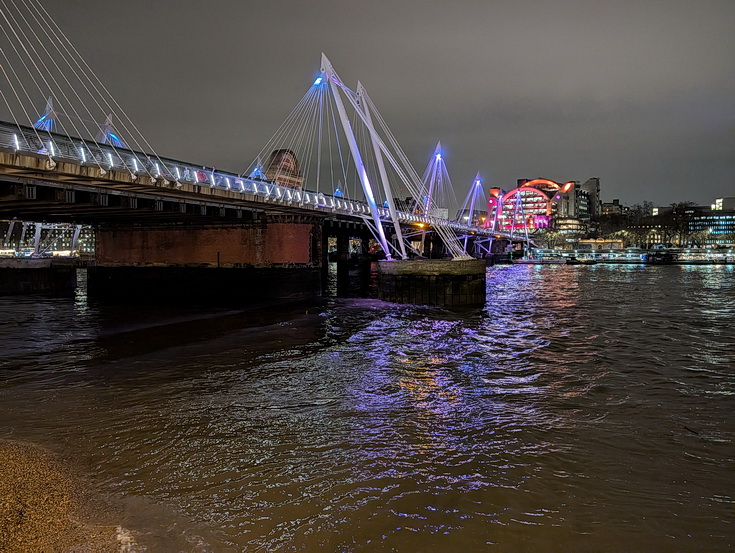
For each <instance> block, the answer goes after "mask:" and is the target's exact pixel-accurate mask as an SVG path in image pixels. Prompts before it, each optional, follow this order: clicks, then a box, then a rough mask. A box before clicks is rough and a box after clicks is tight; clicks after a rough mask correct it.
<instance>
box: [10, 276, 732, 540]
mask: <svg viewBox="0 0 735 553" xmlns="http://www.w3.org/2000/svg"><path fill="white" fill-rule="evenodd" d="M487 297H488V301H487V305H486V306H485V308H484V309H482V310H470V311H463V312H453V311H447V310H444V309H441V308H436V307H421V306H407V305H394V304H387V303H383V302H380V301H378V300H374V299H360V298H352V299H338V298H331V299H327V300H325V302H324V304H323V305H318V306H311V307H298V308H297V307H291V308H281V309H278V310H277V312H272V311H271V312H265V311H246V312H243V311H214V310H209V311H203V310H196V309H186V308H167V309H165V310H162V309H142V308H139V307H121V306H117V307H111V306H99V305H94V304H93V303H90V302H89V301H88V300H87V298H86V295H85V291H84V286H83V282H82V286H81V287H80V289H79V291H78V292H77V295H76V297H75V298H38V297H3V298H0V313H2V314H3V316H2V318H1V319H0V350H1V351H2V358H1V359H0V438H10V439H13V440H17V441H27V442H31V443H35V444H40V445H42V446H43V447H45V448H47V449H49V450H51V451H52V452H55V453H57V454H59V455H61V456H63V457H64V458H66V459H69V462H70V463H72V464H73V465H75V470H76V471H77V472H78V473H79V474H81V475H83V477H84V478H85V479H86V481H87V482H86V485H88V486H90V487H91V488H92V489H93V490H94V491H95V493H96V494H97V495H98V497H99V498H104V501H102V499H101V503H105V504H112V505H113V506H114V509H113V510H112V513H113V515H111V516H114V518H115V520H114V521H110V522H112V523H113V524H119V525H121V526H122V527H124V528H126V529H127V531H129V532H130V533H131V535H133V536H134V537H135V541H136V543H137V545H136V546H134V548H133V549H132V550H133V551H141V552H142V551H146V552H147V553H152V552H156V553H158V552H165V553H169V552H177V551H186V552H216V553H219V552H241V551H245V552H251V551H253V552H254V551H258V552H261V551H262V552H266V551H267V552H281V551H284V552H285V551H308V552H312V551H329V552H366V551H381V552H382V551H400V552H409V553H412V552H438V551H461V552H470V551H499V552H531V551H538V552H556V551H558V552H585V553H586V552H631V551H655V552H665V551H666V552H668V551H671V552H679V551H702V552H704V551H706V552H710V553H712V552H724V551H731V550H733V547H734V546H735V328H734V327H733V321H734V320H735V267H733V266H611V265H602V264H600V265H595V266H509V267H494V268H490V269H488V296H487ZM126 551H129V549H128V550H126Z"/></svg>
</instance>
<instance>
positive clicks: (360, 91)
mask: <svg viewBox="0 0 735 553" xmlns="http://www.w3.org/2000/svg"><path fill="white" fill-rule="evenodd" d="M357 96H358V98H360V100H361V101H360V105H361V107H362V111H363V112H364V113H365V118H366V122H367V124H368V127H369V128H370V142H372V144H373V150H374V151H375V159H376V160H377V162H378V170H379V172H380V180H381V181H382V183H383V191H384V192H385V198H386V201H387V202H388V209H389V210H390V218H391V219H392V220H393V227H394V228H395V230H396V239H397V241H398V246H399V247H400V249H401V258H403V259H408V255H406V245H405V244H404V242H403V232H402V231H401V225H400V224H398V213H397V212H396V204H395V202H394V201H393V194H392V193H391V190H390V183H389V182H388V173H387V172H386V171H385V162H384V161H383V153H382V152H381V150H380V146H379V145H378V143H377V142H376V140H375V128H374V127H373V118H372V116H371V115H370V109H369V108H368V103H367V102H366V101H364V99H365V98H366V97H367V91H366V90H365V87H364V86H362V83H361V82H360V81H358V82H357Z"/></svg>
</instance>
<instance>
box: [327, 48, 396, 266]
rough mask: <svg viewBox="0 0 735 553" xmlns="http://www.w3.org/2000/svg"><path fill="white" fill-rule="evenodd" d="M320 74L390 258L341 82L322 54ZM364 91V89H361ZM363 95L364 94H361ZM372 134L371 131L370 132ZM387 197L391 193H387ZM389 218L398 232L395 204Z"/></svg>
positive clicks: (377, 147)
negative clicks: (340, 90)
mask: <svg viewBox="0 0 735 553" xmlns="http://www.w3.org/2000/svg"><path fill="white" fill-rule="evenodd" d="M321 71H322V75H323V76H324V78H325V79H326V80H327V82H328V83H329V86H330V88H331V89H332V95H333V97H334V101H335V104H336V106H337V111H338V113H339V117H340V120H341V122H342V128H343V130H344V133H345V136H346V137H347V142H348V143H349V145H350V151H351V153H352V158H353V160H354V161H355V165H356V166H357V174H358V176H359V178H360V183H361V184H362V189H363V192H364V193H365V199H366V200H367V203H368V205H369V206H370V213H371V214H372V216H373V223H374V224H375V231H376V232H375V233H376V235H377V236H376V239H377V240H378V242H380V246H381V247H382V248H383V251H384V252H385V255H386V257H387V258H388V259H389V260H390V259H392V258H393V257H392V255H391V251H390V248H389V247H388V241H387V240H386V238H385V231H384V230H383V223H382V222H381V219H380V214H379V213H378V204H377V203H376V202H375V195H374V194H373V188H372V185H371V184H370V179H369V178H368V175H367V171H366V170H365V165H364V163H363V161H362V156H361V155H360V149H359V148H358V147H357V140H356V139H355V134H354V132H353V131H352V125H351V124H350V120H349V119H348V118H347V112H346V111H345V106H344V104H343V103H342V97H341V95H340V92H339V88H340V87H341V86H342V82H341V81H340V80H339V77H338V76H337V73H336V72H335V71H334V67H332V63H331V62H330V61H329V59H328V58H327V56H325V55H324V54H322V67H321ZM363 92H364V90H363ZM363 97H364V94H363ZM361 107H362V110H364V113H365V117H366V119H367V120H368V121H371V120H370V112H369V111H368V107H367V105H366V104H365V103H364V102H363V105H362V106H361ZM362 110H358V112H361V111H362ZM369 127H372V122H371V123H370V125H369ZM371 136H372V133H371ZM372 142H373V146H374V148H375V155H376V158H377V159H378V160H379V162H378V163H379V164H380V167H381V170H382V171H381V178H382V177H383V176H384V175H385V165H384V164H383V157H382V156H381V155H380V148H379V146H377V144H376V143H375V140H374V139H373V141H372ZM387 181H388V177H387V176H385V178H384V180H383V184H384V186H385V187H387V188H388V190H389V189H390V187H389V185H388V182H387ZM388 196H389V198H390V196H391V194H388ZM388 201H389V205H390V204H392V203H393V201H392V198H391V199H389V200H388ZM391 219H392V220H393V223H394V225H395V228H396V229H397V232H400V228H401V227H400V224H399V223H398V217H397V216H396V213H395V206H394V207H393V208H392V209H391ZM400 245H401V254H402V257H403V258H404V259H405V258H406V257H407V256H406V250H405V247H404V245H403V240H402V239H401V240H400Z"/></svg>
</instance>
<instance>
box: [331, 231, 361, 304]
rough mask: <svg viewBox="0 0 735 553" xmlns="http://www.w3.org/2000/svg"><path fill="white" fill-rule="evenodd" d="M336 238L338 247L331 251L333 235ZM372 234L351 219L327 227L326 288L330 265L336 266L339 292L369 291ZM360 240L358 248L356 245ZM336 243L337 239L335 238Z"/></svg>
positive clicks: (342, 293) (353, 293)
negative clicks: (329, 245)
mask: <svg viewBox="0 0 735 553" xmlns="http://www.w3.org/2000/svg"><path fill="white" fill-rule="evenodd" d="M330 238H333V239H335V240H336V251H335V252H333V254H332V255H331V256H330V255H329V254H328V249H329V248H328V243H329V239H330ZM370 239H371V235H370V233H369V231H367V229H365V228H363V227H362V226H358V225H354V224H348V223H336V224H335V223H334V222H333V223H332V224H331V225H329V226H328V227H326V228H325V229H324V231H323V252H324V265H323V266H324V272H323V282H324V286H323V288H324V289H326V287H327V283H328V281H329V276H330V275H329V265H330V263H334V264H335V265H332V267H334V268H336V279H337V280H336V287H335V288H336V290H335V291H336V294H337V296H342V297H344V296H356V295H366V294H367V293H368V287H369V284H370V258H369V257H368V243H369V242H370ZM356 242H357V243H359V244H360V246H359V248H357V251H355V248H354V245H355V244H356ZM333 243H334V242H333Z"/></svg>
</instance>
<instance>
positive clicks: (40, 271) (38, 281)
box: [0, 259, 77, 296]
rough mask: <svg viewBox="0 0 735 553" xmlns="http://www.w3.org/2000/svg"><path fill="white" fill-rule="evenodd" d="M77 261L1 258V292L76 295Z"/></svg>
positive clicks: (8, 293)
mask: <svg viewBox="0 0 735 553" xmlns="http://www.w3.org/2000/svg"><path fill="white" fill-rule="evenodd" d="M76 285H77V264H76V263H75V262H74V261H73V260H69V259H0V296H5V295H18V294H33V293H47V294H54V295H69V294H71V295H73V293H74V288H75V287H76Z"/></svg>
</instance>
